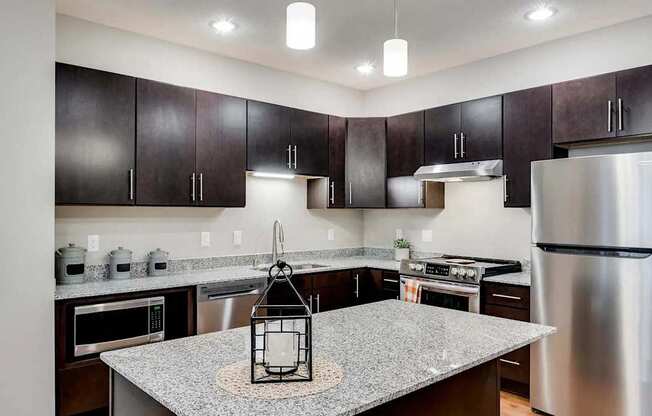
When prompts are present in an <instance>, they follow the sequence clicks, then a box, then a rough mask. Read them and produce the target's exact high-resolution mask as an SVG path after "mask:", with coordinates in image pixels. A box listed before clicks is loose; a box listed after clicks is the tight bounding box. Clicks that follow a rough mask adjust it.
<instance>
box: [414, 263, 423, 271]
mask: <svg viewBox="0 0 652 416" xmlns="http://www.w3.org/2000/svg"><path fill="white" fill-rule="evenodd" d="M414 270H416V271H418V272H420V271H423V264H418V263H417V264H415V265H414Z"/></svg>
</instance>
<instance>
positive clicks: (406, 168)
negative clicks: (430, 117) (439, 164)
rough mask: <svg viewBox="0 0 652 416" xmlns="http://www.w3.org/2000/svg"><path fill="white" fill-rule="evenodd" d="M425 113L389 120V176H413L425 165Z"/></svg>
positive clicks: (420, 112) (390, 118) (418, 112)
mask: <svg viewBox="0 0 652 416" xmlns="http://www.w3.org/2000/svg"><path fill="white" fill-rule="evenodd" d="M424 113H425V112H424V111H417V112H415V113H409V114H402V115H399V116H394V117H388V118H387V176H388V177H390V178H392V177H397V176H409V175H413V174H414V172H416V170H417V169H419V167H421V166H422V165H423V149H424V148H423V139H424Z"/></svg>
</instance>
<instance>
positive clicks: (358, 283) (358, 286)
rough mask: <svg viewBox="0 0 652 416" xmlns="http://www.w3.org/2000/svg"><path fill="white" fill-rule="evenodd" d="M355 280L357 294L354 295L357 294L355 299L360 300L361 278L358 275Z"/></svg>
mask: <svg viewBox="0 0 652 416" xmlns="http://www.w3.org/2000/svg"><path fill="white" fill-rule="evenodd" d="M353 279H355V292H353V293H355V298H356V299H358V298H359V297H360V276H359V275H357V274H356V275H355V277H354V278H353Z"/></svg>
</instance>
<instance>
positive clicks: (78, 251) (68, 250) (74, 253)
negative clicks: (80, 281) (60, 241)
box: [57, 243, 86, 257]
mask: <svg viewBox="0 0 652 416" xmlns="http://www.w3.org/2000/svg"><path fill="white" fill-rule="evenodd" d="M85 252H86V249H85V248H84V247H77V246H76V245H75V244H73V243H70V244H68V247H61V248H60V249H58V250H57V254H58V255H60V256H61V257H79V256H83V255H84V253H85Z"/></svg>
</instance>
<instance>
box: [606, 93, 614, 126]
mask: <svg viewBox="0 0 652 416" xmlns="http://www.w3.org/2000/svg"><path fill="white" fill-rule="evenodd" d="M612 105H613V103H612V102H611V100H609V101H607V131H608V132H611V113H613V110H612V108H611V107H612Z"/></svg>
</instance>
